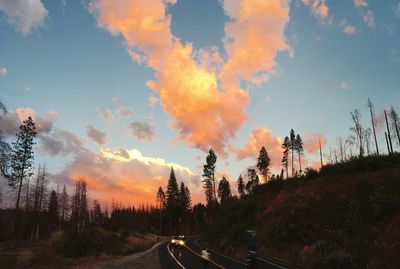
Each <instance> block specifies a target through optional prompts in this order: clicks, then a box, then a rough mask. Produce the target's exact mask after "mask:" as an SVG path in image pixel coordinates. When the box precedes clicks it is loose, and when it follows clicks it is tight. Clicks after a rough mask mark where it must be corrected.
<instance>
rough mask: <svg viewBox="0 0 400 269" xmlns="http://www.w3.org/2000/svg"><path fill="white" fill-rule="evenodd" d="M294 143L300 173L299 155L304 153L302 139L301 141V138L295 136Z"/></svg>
mask: <svg viewBox="0 0 400 269" xmlns="http://www.w3.org/2000/svg"><path fill="white" fill-rule="evenodd" d="M295 141H296V142H295V149H296V152H297V154H298V156H299V171H300V173H301V155H303V153H304V145H303V139H301V136H300V135H299V134H297V135H296V139H295Z"/></svg>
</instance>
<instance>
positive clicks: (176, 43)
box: [89, 0, 289, 155]
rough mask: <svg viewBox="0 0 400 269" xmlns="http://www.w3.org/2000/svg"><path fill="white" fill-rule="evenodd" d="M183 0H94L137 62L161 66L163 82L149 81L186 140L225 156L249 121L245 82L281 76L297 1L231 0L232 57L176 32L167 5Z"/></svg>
mask: <svg viewBox="0 0 400 269" xmlns="http://www.w3.org/2000/svg"><path fill="white" fill-rule="evenodd" d="M175 2H176V1H162V0H132V1H112V0H93V1H91V3H90V7H89V9H90V11H91V12H92V13H93V14H94V15H95V17H96V19H97V24H98V26H99V27H102V28H105V29H107V30H108V31H109V32H110V33H111V34H112V35H114V36H118V35H120V36H122V37H123V39H124V43H125V46H126V49H127V51H128V52H129V55H130V56H131V58H132V60H133V61H135V62H137V63H139V64H144V65H146V66H148V67H150V68H152V69H153V70H154V72H155V78H156V79H155V80H154V81H148V82H147V86H148V87H149V88H151V89H152V90H153V91H154V92H155V93H157V95H158V96H159V102H160V105H161V107H162V108H163V110H164V111H165V112H166V113H167V114H168V115H169V116H170V120H169V124H170V126H171V127H172V128H173V129H175V130H177V131H178V133H179V138H180V139H181V140H182V141H184V142H186V143H187V144H189V145H190V146H192V147H196V148H199V149H201V150H203V151H206V150H208V149H209V147H213V148H214V149H215V150H216V151H217V152H218V153H220V154H222V155H225V154H226V147H227V146H228V143H229V140H230V139H232V138H234V137H235V134H236V132H237V130H238V129H239V128H240V126H241V125H242V123H243V122H244V121H245V120H246V118H247V114H246V111H245V110H246V108H247V106H248V103H249V95H248V90H247V89H243V88H241V84H240V82H241V80H242V81H247V82H249V83H250V84H259V83H261V82H263V81H265V80H266V79H268V78H269V77H270V76H272V75H274V74H275V73H276V65H277V64H276V62H275V56H276V54H277V53H278V52H279V51H284V50H287V49H288V45H287V43H286V40H285V38H284V28H285V25H286V23H287V22H288V20H289V1H283V0H270V1H257V0H246V1H244V0H241V1H239V0H226V1H224V2H223V7H224V10H225V13H226V14H227V15H228V16H229V17H230V21H229V22H227V23H226V25H225V35H226V36H225V38H224V40H225V41H224V45H225V50H226V54H227V58H226V59H225V60H222V57H221V55H220V53H219V52H218V50H215V48H214V49H202V50H200V51H195V50H194V49H193V46H192V44H191V43H187V44H183V43H182V42H181V41H180V40H179V38H177V37H175V36H173V34H172V33H171V18H170V16H169V15H168V14H167V11H168V10H167V9H168V6H169V5H171V4H174V3H175ZM177 100H178V101H177ZM209 126H212V128H209Z"/></svg>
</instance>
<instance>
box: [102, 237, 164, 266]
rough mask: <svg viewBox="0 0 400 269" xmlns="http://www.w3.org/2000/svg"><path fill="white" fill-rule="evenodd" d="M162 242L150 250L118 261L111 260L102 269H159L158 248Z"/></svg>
mask: <svg viewBox="0 0 400 269" xmlns="http://www.w3.org/2000/svg"><path fill="white" fill-rule="evenodd" d="M162 243H163V242H160V243H157V244H155V245H154V246H153V247H152V248H150V249H148V250H146V251H143V252H140V253H135V254H132V255H129V256H126V257H123V258H120V259H116V260H112V261H110V262H108V263H107V264H105V265H104V267H103V269H128V268H129V269H130V268H154V269H161V265H160V259H159V255H158V248H159V246H160V245H161V244H162Z"/></svg>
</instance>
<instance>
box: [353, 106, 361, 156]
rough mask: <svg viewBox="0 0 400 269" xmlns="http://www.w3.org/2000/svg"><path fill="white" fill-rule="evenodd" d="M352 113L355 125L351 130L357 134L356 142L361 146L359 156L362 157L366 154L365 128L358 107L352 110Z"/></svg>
mask: <svg viewBox="0 0 400 269" xmlns="http://www.w3.org/2000/svg"><path fill="white" fill-rule="evenodd" d="M350 115H351V119H352V120H353V123H354V127H351V128H350V130H351V131H353V132H354V134H355V137H356V143H357V146H358V148H359V156H360V157H362V156H363V155H364V146H363V144H364V129H363V128H362V125H361V114H360V111H359V110H358V109H355V110H354V111H351V112H350Z"/></svg>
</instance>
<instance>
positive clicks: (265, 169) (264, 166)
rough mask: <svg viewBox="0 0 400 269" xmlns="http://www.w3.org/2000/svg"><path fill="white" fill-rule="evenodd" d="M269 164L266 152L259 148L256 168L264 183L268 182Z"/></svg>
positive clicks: (263, 148)
mask: <svg viewBox="0 0 400 269" xmlns="http://www.w3.org/2000/svg"><path fill="white" fill-rule="evenodd" d="M270 163H271V159H270V158H269V156H268V152H267V150H266V149H265V147H261V150H260V153H259V155H258V159H257V168H258V171H260V174H261V175H262V176H263V178H264V180H265V182H267V180H268V173H269V165H270Z"/></svg>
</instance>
